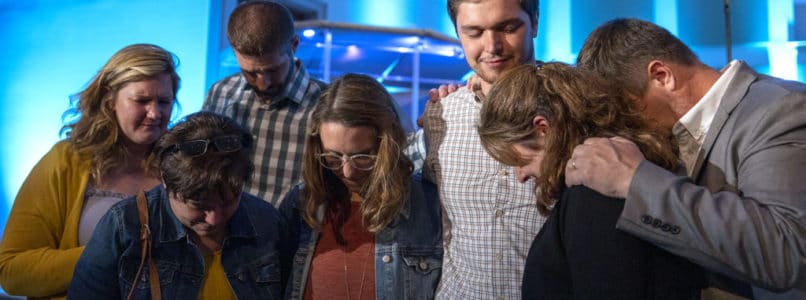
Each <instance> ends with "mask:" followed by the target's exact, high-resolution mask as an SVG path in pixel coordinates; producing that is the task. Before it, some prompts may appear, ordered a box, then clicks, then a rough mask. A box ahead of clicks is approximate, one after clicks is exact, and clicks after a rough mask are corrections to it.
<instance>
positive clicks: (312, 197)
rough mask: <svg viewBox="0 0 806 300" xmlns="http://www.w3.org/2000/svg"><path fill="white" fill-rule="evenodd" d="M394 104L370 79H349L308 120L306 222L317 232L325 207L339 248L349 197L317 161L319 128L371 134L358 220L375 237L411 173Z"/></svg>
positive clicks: (331, 89)
mask: <svg viewBox="0 0 806 300" xmlns="http://www.w3.org/2000/svg"><path fill="white" fill-rule="evenodd" d="M393 101H394V100H393V99H392V97H391V96H390V95H389V93H388V92H387V91H386V89H385V88H384V87H383V86H382V85H381V84H380V83H378V82H377V81H375V80H374V79H372V78H371V77H368V76H365V75H359V74H347V75H344V76H343V77H341V78H339V79H336V80H335V81H333V82H332V83H331V84H330V85H329V86H328V87H327V89H325V91H324V92H323V93H322V95H321V96H320V97H319V103H318V104H317V106H316V108H315V109H314V111H313V114H312V116H311V119H310V121H309V122H310V123H309V124H308V132H307V137H306V145H305V154H304V156H303V157H304V163H303V165H304V168H303V180H304V183H305V187H304V189H303V190H302V198H301V199H302V200H303V201H304V207H305V213H304V218H305V221H306V222H307V223H308V224H309V225H310V226H311V227H312V228H315V229H319V230H321V228H322V226H321V224H320V223H319V221H317V220H316V212H317V210H318V209H319V207H320V206H322V205H324V206H325V207H326V208H327V210H326V213H325V218H326V220H327V221H329V222H332V223H331V224H333V228H334V231H335V234H336V239H337V241H339V242H340V243H344V239H343V237H342V235H341V234H340V231H341V226H343V225H344V223H345V222H346V220H347V218H348V217H349V213H350V193H349V191H348V190H347V187H346V186H345V185H344V184H343V183H342V182H341V180H339V179H338V177H336V175H335V174H334V173H333V172H332V171H330V170H328V169H325V168H324V167H322V166H321V165H320V164H319V162H318V157H317V154H320V153H322V151H323V148H322V141H321V139H320V136H319V129H320V128H321V126H322V124H323V123H326V122H336V123H340V124H342V125H344V126H346V127H358V126H366V127H370V128H373V129H374V130H375V133H376V135H377V136H378V148H377V149H378V150H377V156H378V157H377V160H376V163H375V167H374V168H373V169H372V171H371V174H369V176H368V177H367V180H366V181H365V182H364V184H363V186H362V188H361V190H360V192H359V194H360V195H361V197H362V198H363V199H364V200H363V201H362V202H361V220H362V221H363V224H364V226H366V228H367V229H368V230H369V231H370V232H372V233H377V232H379V231H380V230H382V229H383V228H385V227H386V226H387V225H389V224H390V223H391V222H392V221H393V220H394V219H395V217H396V215H397V214H398V213H399V212H400V209H401V208H402V207H403V204H404V201H406V200H405V199H406V198H405V197H406V189H407V188H408V184H409V180H410V176H411V173H412V170H413V167H412V163H411V161H409V159H408V158H407V157H406V156H405V155H404V154H403V149H402V146H403V145H405V143H406V133H405V131H404V130H403V127H402V126H401V124H400V121H399V119H398V116H397V114H396V113H395V110H394V103H393Z"/></svg>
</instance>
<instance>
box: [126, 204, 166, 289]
mask: <svg viewBox="0 0 806 300" xmlns="http://www.w3.org/2000/svg"><path fill="white" fill-rule="evenodd" d="M137 216H138V218H139V219H140V244H141V245H142V248H141V250H140V266H139V267H137V274H136V275H135V276H134V280H133V281H134V283H133V284H132V288H131V290H129V295H128V296H127V297H126V299H132V297H133V296H134V290H135V289H137V284H138V281H139V280H140V272H141V271H143V266H144V265H145V262H146V259H148V284H149V287H150V289H151V299H156V300H161V299H162V293H161V292H160V279H159V274H158V273H157V266H156V264H154V259H152V258H151V229H150V228H149V227H148V202H147V201H146V195H145V193H144V192H143V191H140V193H138V194H137Z"/></svg>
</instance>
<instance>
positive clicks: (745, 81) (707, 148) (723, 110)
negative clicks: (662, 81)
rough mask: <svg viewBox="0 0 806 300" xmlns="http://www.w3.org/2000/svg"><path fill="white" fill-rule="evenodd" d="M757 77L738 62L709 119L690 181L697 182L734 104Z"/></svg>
mask: <svg viewBox="0 0 806 300" xmlns="http://www.w3.org/2000/svg"><path fill="white" fill-rule="evenodd" d="M757 78H758V74H757V73H756V72H755V71H753V69H751V68H750V67H749V66H747V64H745V63H744V62H739V70H738V72H736V77H734V78H733V80H732V81H731V82H730V83H729V84H728V87H727V90H726V91H725V96H724V97H723V98H722V102H720V104H719V108H718V109H717V110H716V115H715V116H714V120H713V121H711V128H709V129H708V134H706V136H705V141H703V145H702V150H701V151H700V155H699V156H698V157H697V162H696V163H695V164H694V172H692V178H691V179H692V181H694V182H697V180H698V179H699V177H700V173H701V172H702V166H703V163H704V162H705V159H706V158H707V157H709V156H710V154H711V149H713V146H714V142H715V141H716V137H717V136H719V134H720V132H721V131H722V128H723V127H724V125H725V122H727V120H728V118H729V117H730V114H731V113H732V112H733V110H734V109H735V108H736V106H738V105H739V102H741V101H742V98H744V95H746V94H747V91H748V90H749V89H750V84H751V83H753V81H755V80H756V79H757Z"/></svg>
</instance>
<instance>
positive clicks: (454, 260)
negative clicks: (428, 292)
mask: <svg viewBox="0 0 806 300" xmlns="http://www.w3.org/2000/svg"><path fill="white" fill-rule="evenodd" d="M480 109H481V103H479V102H477V101H476V97H475V95H474V94H473V93H472V92H471V91H470V90H468V89H467V88H462V89H460V90H458V91H456V92H454V93H453V94H450V95H449V96H448V97H446V98H443V99H442V100H440V101H439V102H437V103H428V105H427V108H426V111H425V115H424V122H425V136H426V149H427V150H426V159H425V166H424V172H425V173H426V176H428V177H430V178H431V179H432V180H433V181H434V182H435V183H436V184H437V185H438V186H439V192H440V199H441V201H442V207H443V226H444V232H445V239H444V243H445V256H444V259H443V265H442V279H441V282H440V283H439V286H438V287H437V297H436V298H438V299H520V298H521V281H522V278H523V268H524V265H525V263H526V256H527V254H528V253H529V247H530V246H531V244H532V240H533V239H534V237H535V236H536V235H537V232H538V231H539V230H540V227H541V226H542V225H543V223H544V222H545V218H544V217H541V216H540V215H538V212H537V201H536V200H535V196H534V189H533V187H534V185H533V183H532V182H531V181H530V182H528V183H520V182H518V180H517V178H516V176H515V170H514V168H512V167H507V166H504V165H502V164H500V163H498V162H497V161H495V160H494V159H493V158H492V157H490V156H489V155H488V154H487V152H485V151H484V148H483V147H482V146H481V142H480V140H479V136H478V132H477V131H476V128H477V124H478V121H479V111H480Z"/></svg>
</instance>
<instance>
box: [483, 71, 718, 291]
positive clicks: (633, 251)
mask: <svg viewBox="0 0 806 300" xmlns="http://www.w3.org/2000/svg"><path fill="white" fill-rule="evenodd" d="M617 95H618V94H617V93H616V92H615V91H614V90H611V89H610V87H609V86H607V85H606V84H605V83H604V82H603V81H602V80H601V79H600V78H598V77H595V75H592V74H591V73H586V72H585V71H582V70H578V69H575V68H573V67H571V66H569V65H566V64H562V63H547V64H544V65H542V66H538V65H523V66H519V67H517V68H514V69H512V70H510V71H509V72H508V73H506V74H505V75H504V76H503V77H501V78H500V79H499V80H498V81H497V82H496V83H495V85H494V86H493V88H492V89H491V90H490V93H488V99H487V100H485V101H484V103H483V104H482V108H481V117H480V124H479V137H480V139H481V143H482V145H483V146H484V148H485V150H487V152H489V153H490V155H491V156H492V157H493V158H495V159H496V160H498V161H500V162H501V163H504V164H507V165H512V166H517V168H516V175H517V176H518V178H520V180H521V181H524V182H525V181H527V180H530V179H531V180H534V181H535V187H536V191H535V195H536V196H537V199H536V200H537V201H536V202H537V203H536V204H537V207H538V211H540V212H541V213H542V214H546V215H547V214H550V215H549V218H548V220H547V221H546V224H545V225H543V228H542V229H541V231H540V232H539V233H538V235H537V237H535V239H534V241H533V242H532V246H531V249H530V250H529V255H528V256H527V258H526V267H525V270H524V276H523V284H522V286H523V289H522V295H523V297H524V298H525V299H699V291H700V289H701V288H702V287H703V283H704V282H703V275H702V272H701V270H700V268H699V267H698V266H696V265H694V264H692V263H691V262H689V261H687V260H686V259H683V258H681V257H677V256H674V255H672V254H670V253H668V252H665V251H663V250H661V249H660V248H657V247H655V246H653V245H652V244H650V243H647V242H645V241H642V240H640V239H638V238H636V237H633V236H630V235H628V234H626V233H623V232H619V231H618V230H617V229H616V220H617V219H618V216H619V215H620V214H621V210H622V208H623V207H624V200H623V199H614V198H608V197H606V196H604V195H602V194H599V193H597V192H595V191H593V190H591V189H588V188H586V187H583V186H573V187H565V181H564V179H563V178H564V175H565V173H566V172H567V171H568V172H572V171H573V169H574V167H575V166H574V160H573V158H572V154H573V153H572V151H573V149H574V146H576V145H579V144H580V143H582V142H583V141H584V140H585V139H586V138H589V137H613V136H623V137H627V138H628V139H630V140H633V141H635V142H636V144H638V146H639V148H641V150H642V151H641V152H643V153H645V154H646V157H647V159H648V160H650V161H652V162H654V163H656V164H658V165H660V166H663V167H665V168H667V169H674V168H676V167H677V164H678V162H677V156H676V153H675V152H676V148H677V147H676V146H675V145H674V144H673V142H672V140H671V138H670V134H669V133H662V132H659V131H656V130H655V129H653V128H652V127H650V125H649V123H648V122H647V121H646V120H644V119H643V118H642V117H641V116H640V114H639V111H638V110H637V109H636V108H635V107H634V104H633V102H632V100H630V99H628V98H626V97H620V96H617ZM569 159H570V161H571V163H569V164H568V165H566V164H565V162H567V161H569ZM655 226H657V227H662V228H664V229H663V230H664V231H668V232H673V231H674V230H679V228H677V229H675V227H673V226H671V225H669V224H658V225H655Z"/></svg>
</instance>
